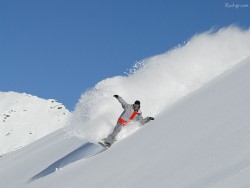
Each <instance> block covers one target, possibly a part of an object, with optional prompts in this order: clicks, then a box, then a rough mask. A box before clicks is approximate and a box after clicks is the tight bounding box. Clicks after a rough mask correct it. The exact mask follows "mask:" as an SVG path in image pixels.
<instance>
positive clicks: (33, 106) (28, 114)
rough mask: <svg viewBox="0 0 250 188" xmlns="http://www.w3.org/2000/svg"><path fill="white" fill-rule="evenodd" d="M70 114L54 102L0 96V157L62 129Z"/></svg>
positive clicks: (8, 94)
mask: <svg viewBox="0 0 250 188" xmlns="http://www.w3.org/2000/svg"><path fill="white" fill-rule="evenodd" d="M69 115H70V112H69V111H68V110H67V109H66V108H65V107H64V105H62V104H61V103H59V102H57V101H56V100H53V99H50V100H44V99H41V98H38V97H35V96H32V95H29V94H25V93H16V92H0V155H3V154H6V153H8V152H11V151H15V150H17V149H19V148H21V147H24V146H26V145H28V144H29V143H32V142H34V141H36V140H38V139H40V138H42V137H43V136H45V135H48V134H49V133H51V132H53V131H55V130H57V129H59V128H62V127H63V126H64V125H65V122H66V120H67V119H68V118H69Z"/></svg>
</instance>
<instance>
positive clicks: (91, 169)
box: [0, 26, 250, 188]
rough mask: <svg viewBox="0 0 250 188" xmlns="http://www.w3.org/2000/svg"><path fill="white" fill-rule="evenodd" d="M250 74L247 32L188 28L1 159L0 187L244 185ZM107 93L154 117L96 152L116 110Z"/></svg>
mask: <svg viewBox="0 0 250 188" xmlns="http://www.w3.org/2000/svg"><path fill="white" fill-rule="evenodd" d="M139 64H140V63H139ZM137 65H138V64H137ZM249 73H250V31H249V30H241V29H239V28H237V27H234V26H231V27H228V28H224V29H221V30H219V31H217V32H211V31H210V32H206V33H203V34H200V35H196V36H194V37H193V38H192V39H191V40H190V41H189V42H188V43H187V44H185V45H184V46H182V47H179V48H176V49H174V50H172V51H170V52H168V53H166V54H162V55H158V56H155V57H152V58H149V59H147V60H144V61H143V63H141V67H140V68H139V69H136V70H135V72H134V73H133V74H132V75H130V76H128V77H115V78H110V79H107V80H104V81H102V82H100V83H98V84H97V85H96V86H95V88H93V89H92V90H90V91H87V92H85V93H84V94H83V95H82V97H81V99H80V101H79V103H78V104H77V106H76V109H75V111H74V112H73V114H72V116H71V118H70V120H69V121H67V126H66V128H64V129H59V130H57V131H55V132H53V133H52V134H50V135H48V136H45V137H43V138H42V139H39V140H38V141H36V142H33V143H32V144H29V145H28V146H26V147H23V148H22V149H20V150H18V151H15V152H12V153H9V154H8V155H5V156H3V157H1V158H0V167H1V168H0V186H1V187H4V188H20V187H21V188H44V187H51V188H52V187H60V188H69V187H75V188H77V187H91V188H99V187H103V188H105V187H107V188H111V187H114V188H117V187H118V188H119V187H123V188H130V187H143V188H147V187H164V188H165V187H171V188H180V187H183V188H200V187H211V188H214V187H220V188H224V187H227V188H230V187H233V188H235V187H237V188H238V187H250V179H249V177H250V116H249V112H250V105H249V102H250V83H249V82H250V74H249ZM113 94H119V95H121V96H122V97H124V99H126V100H127V101H128V102H131V103H132V102H134V100H136V99H139V100H141V102H142V112H143V113H144V116H148V115H150V116H154V117H155V120H154V121H151V122H149V123H148V124H146V125H145V126H143V127H140V128H138V127H136V126H134V127H136V129H137V130H138V131H136V132H134V131H131V130H132V129H134V128H133V125H130V127H129V128H127V129H125V130H123V133H121V134H120V137H119V138H120V140H119V141H118V142H117V143H115V144H114V145H113V146H112V147H111V148H110V149H108V150H106V151H103V149H102V147H101V146H99V145H96V144H95V142H96V140H98V139H99V138H100V137H102V136H106V135H107V134H108V133H109V131H111V129H112V128H113V126H114V124H115V122H116V118H117V116H119V113H120V112H121V111H122V109H121V107H120V104H119V103H118V102H117V101H116V99H114V98H113V97H112V95H113ZM65 130H66V131H67V132H66V133H65ZM131 132H134V134H131V135H130V136H128V135H129V134H130V133H131ZM74 135H76V136H74ZM121 135H123V136H121ZM65 136H69V137H65ZM126 136H127V138H124V139H121V138H123V137H126ZM66 138H67V139H66ZM91 142H92V143H91Z"/></svg>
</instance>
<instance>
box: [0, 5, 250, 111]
mask: <svg viewBox="0 0 250 188" xmlns="http://www.w3.org/2000/svg"><path fill="white" fill-rule="evenodd" d="M226 3H229V4H227V5H232V6H231V7H228V6H227V7H226ZM235 5H244V6H248V7H245V8H243V7H238V8H236V7H235ZM249 18H250V0H245V1H231V0H230V1H227V0H225V1H224V0H211V1H209V0H206V1H205V0H197V1H193V0H191V1H185V0H183V1H180V0H175V1H168V0H144V1H142V0H126V1H125V0H105V1H102V0H99V1H97V0H22V1H20V0H0V65H1V67H0V91H16V92H26V93H29V94H32V95H36V96H39V97H42V98H54V99H57V100H59V101H60V102H62V103H63V104H64V105H66V107H67V108H68V109H70V110H72V109H73V108H74V106H75V104H76V103H77V101H78V99H79V98H80V95H81V93H83V92H84V91H85V90H87V89H88V88H91V87H93V86H94V85H95V84H96V83H97V82H99V81H101V80H103V79H105V78H107V77H113V76H117V75H124V72H126V70H127V69H129V68H131V66H132V65H133V64H134V63H135V62H136V61H140V60H142V59H145V58H147V57H150V56H153V55H156V54H161V53H163V52H166V51H168V50H169V49H171V48H173V47H175V46H177V45H178V44H182V43H183V42H184V41H187V40H188V39H189V38H190V37H192V36H193V35H194V34H196V33H200V32H203V31H206V30H208V29H210V28H221V27H223V26H228V25H230V24H237V25H239V26H241V27H243V28H249V26H250V21H249Z"/></svg>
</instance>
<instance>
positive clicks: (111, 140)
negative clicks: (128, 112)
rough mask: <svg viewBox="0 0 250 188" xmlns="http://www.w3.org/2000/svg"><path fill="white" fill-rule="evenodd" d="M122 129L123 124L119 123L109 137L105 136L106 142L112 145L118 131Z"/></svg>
mask: <svg viewBox="0 0 250 188" xmlns="http://www.w3.org/2000/svg"><path fill="white" fill-rule="evenodd" d="M121 130H122V125H121V124H120V123H117V124H116V126H115V128H114V130H113V132H112V133H110V134H109V135H108V137H107V138H104V142H107V143H109V144H110V145H112V144H113V143H114V142H115V140H116V139H115V138H116V136H117V135H118V133H119V132H120V131H121Z"/></svg>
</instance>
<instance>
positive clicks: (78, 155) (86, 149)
mask: <svg viewBox="0 0 250 188" xmlns="http://www.w3.org/2000/svg"><path fill="white" fill-rule="evenodd" d="M104 150H105V148H103V147H102V146H100V145H96V144H93V143H89V142H87V143H85V144H84V145H82V146H81V147H79V148H77V149H76V150H74V151H72V152H71V153H69V154H68V155H66V156H64V157H63V158H61V159H59V160H57V161H56V162H54V163H53V164H51V165H50V166H48V167H47V168H46V169H44V170H43V171H41V172H39V173H38V174H36V175H35V176H33V177H32V178H31V179H30V181H29V182H31V181H34V180H37V179H39V178H42V177H44V176H47V175H49V174H51V173H53V172H55V171H57V170H60V169H61V168H63V167H64V166H66V165H68V164H70V163H73V162H75V161H78V160H80V159H84V158H88V157H91V156H94V155H96V154H98V153H101V152H102V151H104Z"/></svg>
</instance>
